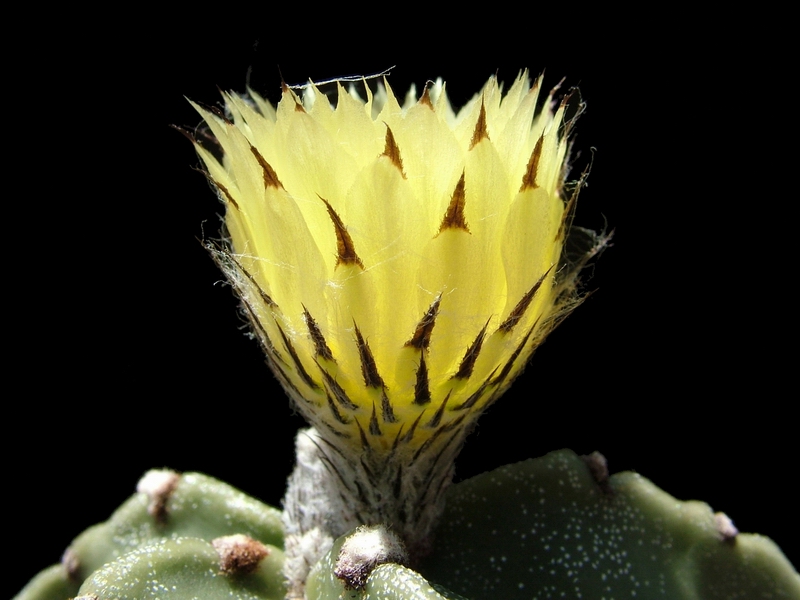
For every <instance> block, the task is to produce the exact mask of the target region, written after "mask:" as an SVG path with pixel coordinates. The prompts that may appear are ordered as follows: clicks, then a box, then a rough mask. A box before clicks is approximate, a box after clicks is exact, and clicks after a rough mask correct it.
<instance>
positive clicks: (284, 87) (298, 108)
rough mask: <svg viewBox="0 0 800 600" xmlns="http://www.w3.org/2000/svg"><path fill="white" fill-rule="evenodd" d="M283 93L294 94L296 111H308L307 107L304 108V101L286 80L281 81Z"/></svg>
mask: <svg viewBox="0 0 800 600" xmlns="http://www.w3.org/2000/svg"><path fill="white" fill-rule="evenodd" d="M281 93H283V94H290V95H291V96H292V100H294V110H295V112H302V113H304V112H306V109H305V108H303V105H302V103H301V102H300V100H298V98H297V95H295V93H294V92H293V91H292V90H291V88H290V87H289V86H288V85H286V83H285V82H283V81H282V82H281Z"/></svg>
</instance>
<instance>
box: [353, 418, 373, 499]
mask: <svg viewBox="0 0 800 600" xmlns="http://www.w3.org/2000/svg"><path fill="white" fill-rule="evenodd" d="M355 422H356V426H357V427H358V434H359V436H360V437H361V445H362V446H363V447H364V448H367V449H369V450H372V446H371V445H370V443H369V440H368V439H367V434H366V433H364V428H363V427H361V423H359V422H358V419H355ZM354 481H355V483H356V485H358V480H354Z"/></svg>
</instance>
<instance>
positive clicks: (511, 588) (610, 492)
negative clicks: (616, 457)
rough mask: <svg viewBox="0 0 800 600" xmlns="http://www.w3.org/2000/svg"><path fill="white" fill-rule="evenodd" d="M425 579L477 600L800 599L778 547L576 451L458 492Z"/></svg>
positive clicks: (796, 579)
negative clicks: (502, 599)
mask: <svg viewBox="0 0 800 600" xmlns="http://www.w3.org/2000/svg"><path fill="white" fill-rule="evenodd" d="M489 507H490V508H489ZM467 523H469V527H468V526H466V525H467ZM503 557H505V560H503ZM420 572H421V573H422V574H423V575H424V576H425V577H427V578H429V579H430V580H431V581H436V582H438V583H440V584H442V585H444V586H446V587H447V588H449V589H451V590H453V591H454V592H458V593H461V594H464V595H467V596H469V598H470V600H482V599H489V598H492V599H494V598H520V597H521V596H520V590H521V589H524V590H525V592H524V594H525V595H524V597H525V598H526V599H527V598H531V599H534V600H537V599H546V598H581V599H585V600H622V599H623V598H636V600H656V599H657V600H663V599H665V598H703V599H704V600H731V599H733V598H800V576H799V575H798V574H797V572H796V571H795V570H794V569H793V568H792V565H791V563H789V562H788V560H786V557H785V556H784V555H783V554H782V553H781V551H780V549H779V548H778V547H777V546H775V544H774V543H772V542H771V541H770V540H769V539H767V538H764V537H761V536H757V535H752V534H738V532H736V531H735V528H734V527H733V525H732V524H731V523H730V519H728V518H727V517H726V516H723V515H721V514H717V515H714V514H713V513H712V511H711V509H710V507H709V506H708V505H707V504H704V503H702V502H696V501H689V502H682V501H679V500H676V499H675V498H673V497H672V496H670V495H669V494H667V493H666V492H664V491H662V490H660V489H658V488H657V487H656V486H655V485H653V484H652V483H651V482H649V481H648V480H647V479H645V478H643V477H641V476H639V475H637V474H636V473H619V474H617V475H613V476H611V477H608V473H607V470H606V468H605V460H604V459H603V458H602V456H600V455H590V456H589V457H578V456H577V455H576V454H575V453H574V452H571V451H569V450H561V451H558V452H552V453H550V454H548V455H546V456H544V457H542V458H538V459H533V460H529V461H524V462H521V463H518V464H516V465H508V466H505V467H502V468H500V469H497V470H496V471H494V472H492V473H491V474H486V475H480V476H478V477H475V478H473V479H470V480H468V481H464V482H462V483H459V484H458V485H456V486H454V487H453V488H452V489H451V490H450V492H449V494H448V498H447V509H446V511H445V514H444V515H443V518H442V522H441V526H440V527H439V529H438V530H437V532H436V547H435V551H434V552H433V553H432V554H431V555H430V557H429V558H428V560H427V562H426V563H425V564H423V565H422V566H421V568H420Z"/></svg>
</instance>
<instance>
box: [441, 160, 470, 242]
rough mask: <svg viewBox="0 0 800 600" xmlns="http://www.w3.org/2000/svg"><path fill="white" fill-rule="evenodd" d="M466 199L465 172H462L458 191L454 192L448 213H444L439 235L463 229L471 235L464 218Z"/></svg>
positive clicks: (457, 186) (457, 187)
mask: <svg viewBox="0 0 800 600" xmlns="http://www.w3.org/2000/svg"><path fill="white" fill-rule="evenodd" d="M465 203H466V197H465V194H464V172H463V171H462V172H461V179H459V180H458V183H457V184H456V189H455V190H453V196H452V198H450V204H449V205H448V207H447V211H445V213H444V218H443V219H442V224H441V225H439V233H442V231H444V230H445V229H463V230H464V231H466V232H467V233H469V227H468V226H467V221H466V219H465V218H464V204H465Z"/></svg>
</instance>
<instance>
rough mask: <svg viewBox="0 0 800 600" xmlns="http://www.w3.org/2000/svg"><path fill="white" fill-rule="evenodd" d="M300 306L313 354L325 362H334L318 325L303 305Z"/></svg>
mask: <svg viewBox="0 0 800 600" xmlns="http://www.w3.org/2000/svg"><path fill="white" fill-rule="evenodd" d="M302 306H303V319H304V320H305V322H306V326H307V327H308V333H309V334H310V335H311V341H313V342H314V353H315V354H316V355H317V356H319V357H321V358H324V359H325V360H330V361H332V362H336V359H334V358H333V352H331V349H330V346H328V343H327V342H326V341H325V336H324V335H322V331H320V328H319V325H317V322H316V321H315V320H314V317H312V316H311V313H310V312H308V309H307V308H306V306H305V304H303V305H302Z"/></svg>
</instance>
